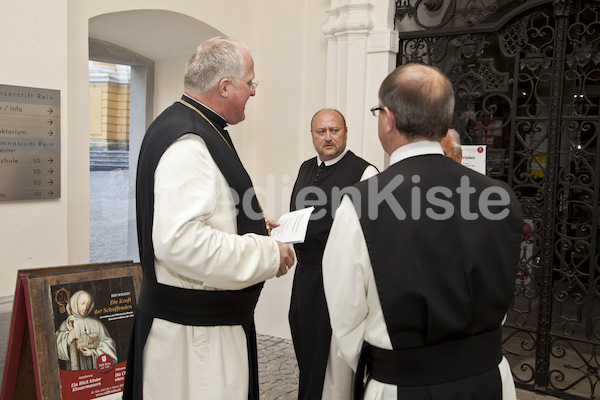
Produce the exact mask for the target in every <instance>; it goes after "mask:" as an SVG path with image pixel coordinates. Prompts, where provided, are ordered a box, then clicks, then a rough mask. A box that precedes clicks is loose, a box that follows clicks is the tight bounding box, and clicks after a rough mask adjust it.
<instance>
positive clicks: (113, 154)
mask: <svg viewBox="0 0 600 400" xmlns="http://www.w3.org/2000/svg"><path fill="white" fill-rule="evenodd" d="M127 168H129V151H127V150H90V171H112V170H114V169H127Z"/></svg>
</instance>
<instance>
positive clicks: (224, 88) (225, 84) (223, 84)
mask: <svg viewBox="0 0 600 400" xmlns="http://www.w3.org/2000/svg"><path fill="white" fill-rule="evenodd" d="M217 88H218V89H219V95H220V96H221V97H228V96H229V91H230V90H231V81H230V80H229V78H223V79H221V80H220V81H219V83H217Z"/></svg>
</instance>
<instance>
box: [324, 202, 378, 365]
mask: <svg viewBox="0 0 600 400" xmlns="http://www.w3.org/2000/svg"><path fill="white" fill-rule="evenodd" d="M365 268H370V261H369V253H368V251H367V246H366V243H365V239H364V235H363V232H362V229H361V227H360V222H359V221H358V217H357V215H356V211H355V210H354V206H353V205H352V202H351V201H350V199H349V197H348V196H344V198H343V199H342V202H341V204H340V207H339V208H338V209H337V211H336V214H335V218H334V220H333V225H332V227H331V232H330V234H329V238H328V240H327V244H326V246H325V253H324V255H323V286H324V289H325V297H326V299H327V307H328V309H329V317H330V321H331V327H332V330H333V337H334V339H335V341H336V343H337V345H338V347H339V351H340V355H341V356H342V358H344V360H346V362H347V363H348V364H350V366H351V367H352V369H354V370H356V367H357V364H358V358H359V356H360V352H361V349H362V343H363V340H364V335H365V329H366V324H367V315H368V313H369V307H368V304H367V283H366V282H365V274H364V269H365Z"/></svg>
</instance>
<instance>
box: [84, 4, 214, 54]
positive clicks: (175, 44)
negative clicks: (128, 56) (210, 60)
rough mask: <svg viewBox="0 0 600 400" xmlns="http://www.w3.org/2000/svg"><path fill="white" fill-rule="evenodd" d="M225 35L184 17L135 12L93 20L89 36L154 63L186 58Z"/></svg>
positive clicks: (157, 11) (104, 16) (114, 14)
mask: <svg viewBox="0 0 600 400" xmlns="http://www.w3.org/2000/svg"><path fill="white" fill-rule="evenodd" d="M218 35H222V33H221V32H219V31H217V30H216V29H214V28H213V27H211V26H210V25H207V24H205V23H204V22H201V21H198V20H197V19H194V18H192V17H189V16H187V15H184V14H179V13H175V12H172V11H163V10H135V11H124V12H118V13H110V14H104V15H100V16H97V17H94V18H91V19H90V22H89V37H90V38H93V39H99V40H103V41H105V42H110V43H113V44H116V45H118V46H121V47H124V48H126V49H129V50H131V51H133V52H135V53H138V54H140V55H142V56H144V57H147V58H149V59H151V60H154V61H160V60H166V59H171V58H181V57H184V58H187V57H188V56H189V55H190V54H192V52H193V51H194V49H195V48H196V46H198V45H199V44H200V43H201V42H202V41H204V40H206V39H207V38H210V37H213V36H218Z"/></svg>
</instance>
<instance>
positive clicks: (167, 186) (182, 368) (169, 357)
mask: <svg viewBox="0 0 600 400" xmlns="http://www.w3.org/2000/svg"><path fill="white" fill-rule="evenodd" d="M256 85H257V82H255V81H254V61H253V59H252V56H251V55H250V51H249V50H248V48H247V47H246V46H245V45H244V44H242V43H241V42H238V41H236V40H233V39H229V38H224V37H218V38H213V39H209V40H207V41H206V42H204V43H202V44H201V45H200V46H198V48H197V49H196V51H195V53H194V54H193V55H192V56H191V57H190V59H189V60H188V62H187V64H186V67H185V76H184V95H183V96H182V97H181V99H180V100H179V101H177V102H176V103H174V104H173V105H172V106H170V107H169V108H167V109H166V110H165V111H164V112H163V113H162V114H161V115H160V116H159V117H158V118H157V119H156V120H155V121H154V122H153V123H152V124H151V125H150V127H149V128H148V131H147V132H146V136H145V137H144V141H143V143H142V148H141V151H140V156H139V161H138V172H137V196H136V197H137V198H136V201H137V224H138V243H139V251H140V259H141V264H142V269H143V273H144V279H143V283H142V288H141V293H140V296H139V298H138V304H137V306H138V309H137V312H136V316H135V322H134V331H133V333H132V341H131V344H130V348H129V356H128V359H127V373H126V378H125V388H124V397H123V398H124V399H136V400H141V399H142V398H143V399H146V400H147V399H161V400H164V399H196V398H198V399H199V398H202V399H233V400H248V399H250V400H258V398H259V397H258V396H259V390H258V365H257V349H256V333H255V330H254V307H255V306H256V302H257V300H258V296H259V294H260V291H261V289H262V286H263V283H264V281H265V280H266V279H269V278H272V277H275V276H277V277H279V276H281V275H284V274H285V273H287V271H288V270H289V268H290V267H291V266H292V265H293V264H294V262H295V256H294V253H293V251H292V249H291V248H290V247H289V246H288V245H286V244H284V243H281V242H278V241H276V240H274V239H271V238H270V237H269V224H268V222H267V220H266V218H265V217H264V215H263V213H262V210H261V208H260V205H259V204H258V201H257V199H256V196H255V194H254V188H253V186H252V181H251V180H250V177H249V176H248V174H247V172H246V170H245V168H244V166H243V165H242V162H241V161H240V159H239V157H238V155H237V153H236V151H235V147H234V145H233V142H232V141H231V138H230V137H229V134H228V133H227V130H226V129H225V128H226V126H227V125H228V124H231V125H234V124H237V123H239V122H241V121H243V120H244V118H245V114H244V109H245V106H246V102H247V101H248V99H249V98H250V96H254V95H255V89H256ZM239 199H244V200H243V201H237V200H239Z"/></svg>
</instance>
